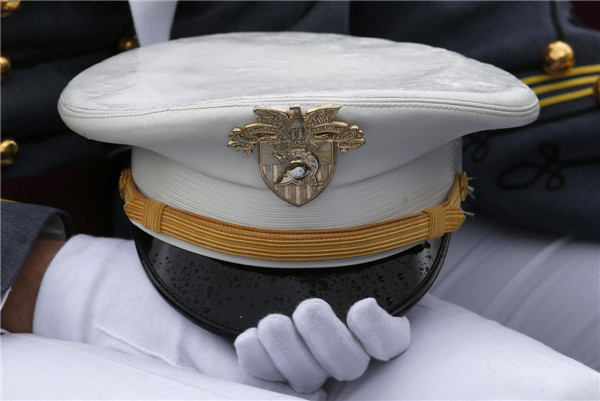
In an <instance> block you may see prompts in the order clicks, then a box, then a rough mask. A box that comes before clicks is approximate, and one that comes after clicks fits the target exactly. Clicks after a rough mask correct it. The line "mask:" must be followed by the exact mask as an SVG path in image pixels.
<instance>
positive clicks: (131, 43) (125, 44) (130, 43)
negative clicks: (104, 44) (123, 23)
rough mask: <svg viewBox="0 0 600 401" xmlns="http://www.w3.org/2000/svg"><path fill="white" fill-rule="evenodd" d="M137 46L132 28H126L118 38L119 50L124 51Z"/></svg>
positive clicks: (136, 39)
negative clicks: (119, 38)
mask: <svg viewBox="0 0 600 401" xmlns="http://www.w3.org/2000/svg"><path fill="white" fill-rule="evenodd" d="M137 47H140V42H139V41H138V37H137V34H136V33H135V30H134V29H128V30H127V31H126V32H125V34H124V35H123V36H122V37H121V40H119V51H122V52H125V51H127V50H131V49H135V48H137Z"/></svg>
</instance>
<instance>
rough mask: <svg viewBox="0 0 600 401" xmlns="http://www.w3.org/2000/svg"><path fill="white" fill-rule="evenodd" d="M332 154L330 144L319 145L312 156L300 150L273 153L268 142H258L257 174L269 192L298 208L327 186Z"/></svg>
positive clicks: (332, 162) (331, 165) (333, 157)
mask: <svg viewBox="0 0 600 401" xmlns="http://www.w3.org/2000/svg"><path fill="white" fill-rule="evenodd" d="M334 150H335V149H334V147H333V142H332V141H328V142H323V143H322V144H321V146H320V147H319V148H318V149H317V150H315V151H313V152H310V151H308V150H306V149H301V148H296V149H290V150H288V151H284V152H273V151H272V146H270V144H269V143H268V142H264V143H263V142H261V143H260V146H259V153H258V163H259V164H260V172H261V175H262V177H263V180H265V183H266V184H267V185H268V186H269V188H271V191H273V192H275V194H276V195H277V196H279V197H280V198H281V199H283V200H285V201H286V202H289V203H291V204H292V205H294V206H298V207H300V206H302V205H304V204H305V203H307V202H309V201H311V200H312V199H314V198H315V197H316V196H317V195H318V194H319V193H321V191H322V190H323V189H325V187H326V186H327V184H329V181H330V180H331V177H332V176H333V173H334V171H335V155H336V154H335V151H334Z"/></svg>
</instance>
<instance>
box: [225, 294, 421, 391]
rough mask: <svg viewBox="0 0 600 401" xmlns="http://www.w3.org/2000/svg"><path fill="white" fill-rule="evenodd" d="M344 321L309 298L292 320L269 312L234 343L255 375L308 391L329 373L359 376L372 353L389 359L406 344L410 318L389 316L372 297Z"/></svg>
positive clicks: (345, 377)
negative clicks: (345, 322)
mask: <svg viewBox="0 0 600 401" xmlns="http://www.w3.org/2000/svg"><path fill="white" fill-rule="evenodd" d="M346 321H347V326H346V325H345V324H344V323H342V321H340V320H339V319H338V318H337V317H336V316H335V314H334V312H333V310H332V309H331V307H330V306H329V304H328V303H327V302H325V301H323V300H322V299H318V298H313V299H307V300H306V301H304V302H302V303H301V304H300V305H298V307H297V308H296V310H295V311H294V313H293V315H292V318H291V319H290V318H289V317H287V316H284V315H280V314H271V315H268V316H266V317H265V318H263V319H262V320H261V321H260V322H259V323H258V327H256V328H254V327H253V328H250V329H248V330H246V331H244V332H243V333H242V334H240V335H239V336H238V337H237V339H236V340H235V344H234V345H235V348H236V351H237V355H238V360H239V362H240V364H241V365H242V366H243V367H244V368H245V369H246V370H247V371H248V372H250V373H251V374H252V375H254V376H256V377H259V378H261V379H265V380H272V381H286V382H288V383H289V385H290V386H291V387H292V388H293V389H294V390H296V391H298V392H301V393H308V392H311V391H314V390H316V389H318V388H320V387H321V386H322V385H323V383H324V382H325V380H327V378H328V377H330V376H331V377H333V378H335V379H336V380H340V381H343V380H354V379H357V378H358V377H360V376H361V375H362V374H363V373H364V372H365V370H366V369H367V366H368V365H369V360H370V358H371V357H373V358H376V359H379V360H382V361H388V360H390V359H392V358H394V357H396V356H398V355H400V354H401V353H403V352H404V351H405V350H406V349H407V348H408V346H409V344H410V324H409V322H408V319H407V318H406V317H394V316H391V315H390V314H388V313H387V312H386V311H385V310H383V309H382V308H381V307H379V306H378V305H377V302H376V301H375V299H373V298H367V299H363V300H361V301H358V302H357V303H355V304H354V305H353V306H352V308H350V311H349V312H348V315H347V318H346Z"/></svg>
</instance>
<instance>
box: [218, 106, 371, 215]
mask: <svg viewBox="0 0 600 401" xmlns="http://www.w3.org/2000/svg"><path fill="white" fill-rule="evenodd" d="M340 107H341V106H335V105H327V106H319V107H314V108H311V109H309V110H308V111H307V112H306V115H303V114H302V111H301V109H300V106H296V105H294V106H290V111H291V112H288V111H286V110H283V109H278V108H274V107H267V106H257V107H255V108H254V114H255V115H256V117H257V121H256V122H252V123H249V124H246V125H245V126H244V128H234V129H233V130H232V131H231V132H230V134H229V142H228V143H227V146H228V147H230V148H232V149H234V150H236V151H243V152H244V153H245V154H246V155H252V154H253V152H254V149H255V148H256V147H258V162H259V165H260V171H261V175H262V177H263V179H264V181H265V183H266V184H267V185H268V186H269V188H270V189H271V190H272V191H273V192H274V193H275V194H276V195H277V196H279V197H280V198H282V199H283V200H285V201H287V202H289V203H291V204H292V205H294V206H302V205H304V204H305V203H307V202H309V201H311V200H312V199H314V198H315V197H316V196H317V195H318V194H319V193H321V191H323V189H324V188H325V187H326V186H327V184H328V183H329V181H330V180H331V178H332V176H333V173H334V171H335V164H336V153H337V152H336V151H335V148H336V147H337V148H339V149H340V152H341V153H347V152H348V150H350V149H357V148H359V147H361V146H362V145H364V144H365V139H364V138H363V132H362V130H361V129H359V128H358V126H356V125H349V124H347V123H345V122H343V121H335V120H334V119H335V117H336V115H337V113H338V111H339V110H340Z"/></svg>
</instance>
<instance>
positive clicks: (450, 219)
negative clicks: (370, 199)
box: [119, 170, 468, 260]
mask: <svg viewBox="0 0 600 401" xmlns="http://www.w3.org/2000/svg"><path fill="white" fill-rule="evenodd" d="M119 189H120V192H121V197H122V198H123V200H124V201H125V206H124V209H125V213H126V214H127V216H128V217H129V218H130V219H131V220H132V221H135V222H137V223H140V224H141V225H142V226H144V227H146V228H148V229H150V230H152V231H154V232H156V233H162V234H167V235H170V236H172V237H175V238H178V239H180V240H182V241H185V242H188V243H190V244H193V245H198V246H201V247H203V248H207V249H211V250H213V251H217V252H223V253H226V254H230V255H237V256H245V257H249V258H259V259H270V260H325V259H342V258H352V257H357V256H364V255H369V254H373V253H378V252H384V251H388V250H391V249H396V248H399V247H402V246H405V245H410V244H415V243H418V242H421V241H425V240H428V239H432V238H437V237H441V236H442V235H443V234H444V233H448V232H453V231H456V230H458V228H459V227H460V226H461V224H462V222H463V221H464V220H465V215H464V214H463V212H462V211H461V210H460V203H461V202H462V201H464V200H465V198H466V196H467V192H468V181H467V175H466V173H457V174H456V177H455V178H454V185H453V186H452V189H451V190H450V193H449V194H448V199H447V200H446V201H445V202H444V203H442V204H441V205H437V206H434V207H432V208H429V209H426V210H424V211H422V212H421V213H417V214H414V215H411V216H406V217H401V218H399V219H394V220H389V221H384V222H381V223H376V224H369V225H365V226H361V227H353V228H342V229H334V230H295V231H283V230H265V229H260V228H253V227H245V226H238V225H235V224H231V223H225V222H222V221H218V220H214V219H210V218H207V217H203V216H199V215H196V214H193V213H190V212H186V211H183V210H179V209H176V208H173V207H171V206H168V205H166V204H164V203H162V202H156V201H153V200H151V199H148V198H146V197H145V196H144V195H143V194H142V193H140V192H139V191H138V190H137V188H136V187H135V184H134V182H133V177H132V176H131V170H125V171H123V173H122V174H121V179H120V182H119Z"/></svg>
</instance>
